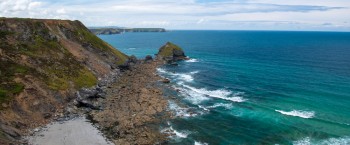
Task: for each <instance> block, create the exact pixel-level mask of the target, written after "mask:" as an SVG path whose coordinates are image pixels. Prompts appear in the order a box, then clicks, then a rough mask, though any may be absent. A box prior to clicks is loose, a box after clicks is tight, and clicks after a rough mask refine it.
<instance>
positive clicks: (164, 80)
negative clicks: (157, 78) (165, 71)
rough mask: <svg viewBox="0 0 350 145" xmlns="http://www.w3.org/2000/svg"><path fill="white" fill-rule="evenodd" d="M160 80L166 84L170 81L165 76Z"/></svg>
mask: <svg viewBox="0 0 350 145" xmlns="http://www.w3.org/2000/svg"><path fill="white" fill-rule="evenodd" d="M162 82H163V83H165V84H168V83H170V80H169V79H167V78H165V79H163V80H162Z"/></svg>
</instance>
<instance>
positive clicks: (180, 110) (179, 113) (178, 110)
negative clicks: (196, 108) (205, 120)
mask: <svg viewBox="0 0 350 145" xmlns="http://www.w3.org/2000/svg"><path fill="white" fill-rule="evenodd" d="M169 109H170V110H172V111H174V112H175V116H176V117H194V116H197V115H199V114H204V113H202V112H199V113H198V112H192V111H190V108H184V107H180V106H179V105H177V104H176V103H175V102H173V101H169Z"/></svg>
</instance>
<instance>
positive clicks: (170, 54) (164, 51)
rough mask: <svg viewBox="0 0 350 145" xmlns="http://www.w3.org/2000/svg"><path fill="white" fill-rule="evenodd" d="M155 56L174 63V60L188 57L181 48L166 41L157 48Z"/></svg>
mask: <svg viewBox="0 0 350 145" xmlns="http://www.w3.org/2000/svg"><path fill="white" fill-rule="evenodd" d="M157 58H158V59H160V60H164V61H165V62H166V63H174V62H176V61H180V60H187V59H188V58H187V57H186V55H185V52H184V51H183V50H182V48H180V47H179V46H177V45H176V44H173V43H171V42H167V43H166V44H165V45H163V46H162V47H161V48H160V49H159V51H158V54H157Z"/></svg>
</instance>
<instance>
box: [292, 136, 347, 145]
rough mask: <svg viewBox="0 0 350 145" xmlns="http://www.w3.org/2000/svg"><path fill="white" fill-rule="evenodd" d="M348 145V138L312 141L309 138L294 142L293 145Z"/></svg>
mask: <svg viewBox="0 0 350 145" xmlns="http://www.w3.org/2000/svg"><path fill="white" fill-rule="evenodd" d="M315 144H317V145H348V144H350V137H341V138H329V139H324V140H319V141H317V140H313V139H311V138H310V137H306V138H303V139H301V140H298V141H294V142H293V145H315Z"/></svg>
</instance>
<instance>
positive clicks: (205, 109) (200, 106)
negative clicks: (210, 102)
mask: <svg viewBox="0 0 350 145" xmlns="http://www.w3.org/2000/svg"><path fill="white" fill-rule="evenodd" d="M198 107H199V108H201V109H203V110H204V111H209V109H207V108H205V107H203V106H202V105H198Z"/></svg>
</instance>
